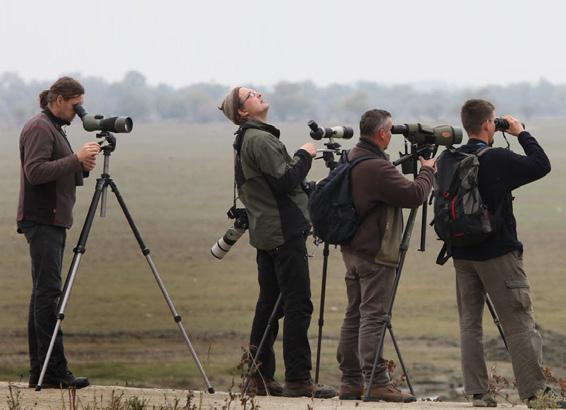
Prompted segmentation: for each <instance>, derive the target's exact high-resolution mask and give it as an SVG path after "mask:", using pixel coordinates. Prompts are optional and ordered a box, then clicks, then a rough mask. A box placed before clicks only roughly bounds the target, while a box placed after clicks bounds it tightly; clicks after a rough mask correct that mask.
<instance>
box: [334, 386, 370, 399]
mask: <svg viewBox="0 0 566 410" xmlns="http://www.w3.org/2000/svg"><path fill="white" fill-rule="evenodd" d="M363 392H364V388H363V387H362V386H358V385H355V384H342V385H341V386H340V394H339V395H338V398H339V399H340V400H361V399H362V394H363Z"/></svg>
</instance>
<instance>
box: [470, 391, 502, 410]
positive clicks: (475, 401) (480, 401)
mask: <svg viewBox="0 0 566 410" xmlns="http://www.w3.org/2000/svg"><path fill="white" fill-rule="evenodd" d="M472 405H473V406H474V407H497V400H495V397H493V395H492V394H489V393H485V394H482V393H478V394H474V395H473V396H472Z"/></svg>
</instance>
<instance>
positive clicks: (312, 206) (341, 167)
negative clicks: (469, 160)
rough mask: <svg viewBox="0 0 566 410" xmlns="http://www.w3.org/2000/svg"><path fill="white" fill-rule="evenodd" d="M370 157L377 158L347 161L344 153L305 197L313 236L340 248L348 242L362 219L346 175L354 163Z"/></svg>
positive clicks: (363, 157) (358, 158)
mask: <svg viewBox="0 0 566 410" xmlns="http://www.w3.org/2000/svg"><path fill="white" fill-rule="evenodd" d="M372 158H377V157H376V156H374V155H364V156H361V157H357V158H355V159H353V160H352V161H350V160H348V155H347V153H346V152H344V153H342V157H341V158H340V162H339V163H338V165H337V166H336V167H335V168H334V169H333V170H332V171H331V172H330V174H329V175H328V176H327V177H326V178H324V179H323V180H321V181H320V182H318V183H317V184H316V187H315V189H314V191H312V192H311V194H310V196H309V214H310V218H311V223H312V226H313V229H314V236H315V237H317V238H320V239H322V240H323V241H324V242H326V243H328V244H331V245H344V244H346V243H348V242H350V241H351V240H352V238H353V237H354V235H355V234H356V232H357V231H358V228H359V226H360V224H361V223H362V221H363V218H360V216H359V215H358V212H357V211H356V207H355V206H354V201H353V199H352V188H351V178H350V174H351V172H352V168H354V167H355V166H356V165H357V164H359V163H360V162H362V161H365V160H367V159H372Z"/></svg>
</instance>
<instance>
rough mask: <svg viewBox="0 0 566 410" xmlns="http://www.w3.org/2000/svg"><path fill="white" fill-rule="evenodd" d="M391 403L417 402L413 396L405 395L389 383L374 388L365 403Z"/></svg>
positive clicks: (365, 398)
mask: <svg viewBox="0 0 566 410" xmlns="http://www.w3.org/2000/svg"><path fill="white" fill-rule="evenodd" d="M380 400H381V401H390V402H400V403H411V402H413V401H417V398H416V397H415V396H413V395H412V394H408V393H403V392H402V391H401V390H400V389H399V388H397V387H395V386H394V385H393V384H391V383H389V384H386V385H385V386H373V387H372V388H371V390H370V394H369V397H364V401H380Z"/></svg>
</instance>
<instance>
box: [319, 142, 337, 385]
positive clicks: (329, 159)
mask: <svg viewBox="0 0 566 410" xmlns="http://www.w3.org/2000/svg"><path fill="white" fill-rule="evenodd" d="M324 145H326V147H327V148H326V149H324V150H322V158H323V159H324V163H325V164H326V167H327V168H328V169H329V172H331V171H332V170H333V169H334V168H336V165H338V163H337V162H336V160H335V159H334V154H339V153H340V144H338V143H337V142H334V141H333V140H332V139H330V141H329V142H327V143H325V144H324ZM315 243H317V244H319V243H320V242H315ZM322 255H323V259H322V283H321V285H320V311H319V314H318V338H317V343H316V365H315V372H314V382H315V383H318V376H319V373H320V352H321V349H322V328H323V326H324V303H325V299H326V277H327V273H328V256H329V255H330V246H329V245H328V242H324V248H323V250H322Z"/></svg>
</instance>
